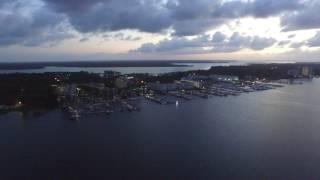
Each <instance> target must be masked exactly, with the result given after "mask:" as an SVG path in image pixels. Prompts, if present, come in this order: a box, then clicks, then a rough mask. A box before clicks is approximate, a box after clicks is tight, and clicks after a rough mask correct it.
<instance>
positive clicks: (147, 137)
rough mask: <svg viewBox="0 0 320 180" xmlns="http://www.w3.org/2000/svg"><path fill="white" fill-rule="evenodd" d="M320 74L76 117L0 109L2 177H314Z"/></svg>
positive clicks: (319, 142)
mask: <svg viewBox="0 0 320 180" xmlns="http://www.w3.org/2000/svg"><path fill="white" fill-rule="evenodd" d="M319 92H320V80H315V81H313V82H310V83H306V84H304V85H293V86H287V87H284V88H281V89H276V90H270V91H265V92H255V93H250V94H243V95H241V96H239V97H227V98H220V97H212V98H210V99H208V100H203V99H196V100H193V101H189V102H181V103H180V106H179V107H178V108H176V106H175V105H173V106H171V105H169V106H161V105H157V104H153V103H149V102H146V101H144V100H142V101H141V102H139V106H140V107H141V108H142V110H141V112H136V113H115V114H113V115H111V116H108V117H107V116H94V117H88V118H82V119H80V120H79V121H78V122H72V121H69V120H67V119H65V118H64V116H63V114H61V113H60V111H59V110H55V111H51V112H49V113H46V114H44V115H41V116H37V117H33V116H31V115H23V114H21V113H11V114H7V115H4V116H1V117H0V149H1V151H0V152H1V153H0V171H1V172H0V179H5V180H10V179H99V180H100V179H318V178H319V177H320V171H319V162H320V118H319V117H320V96H319Z"/></svg>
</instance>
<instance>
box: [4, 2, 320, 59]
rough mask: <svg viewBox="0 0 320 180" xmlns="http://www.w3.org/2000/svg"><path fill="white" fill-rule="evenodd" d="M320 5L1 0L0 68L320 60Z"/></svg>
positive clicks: (305, 3) (297, 3)
mask: <svg viewBox="0 0 320 180" xmlns="http://www.w3.org/2000/svg"><path fill="white" fill-rule="evenodd" d="M319 9H320V0H0V62H27V61H32V62H33V61H73V60H76V61H79V60H179V59H181V60H198V59H199V60H248V61H267V60H270V61H320V15H319V12H318V11H319Z"/></svg>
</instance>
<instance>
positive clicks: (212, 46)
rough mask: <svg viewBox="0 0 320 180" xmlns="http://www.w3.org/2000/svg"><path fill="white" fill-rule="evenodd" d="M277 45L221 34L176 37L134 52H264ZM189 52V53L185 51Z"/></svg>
mask: <svg viewBox="0 0 320 180" xmlns="http://www.w3.org/2000/svg"><path fill="white" fill-rule="evenodd" d="M275 43H276V40H275V39H272V38H262V37H257V36H253V37H252V36H244V35H241V34H239V33H234V34H233V35H232V36H231V37H227V36H226V35H224V34H222V33H221V32H217V33H215V34H214V35H213V36H209V35H202V36H198V37H196V38H194V39H188V38H185V37H174V38H172V39H170V40H169V39H166V40H163V41H160V42H159V43H157V44H153V43H147V44H143V45H142V46H141V47H140V48H138V49H137V50H135V51H134V52H143V53H154V52H159V53H161V52H178V51H181V50H186V49H202V53H208V52H235V51H239V50H241V49H252V50H263V49H265V48H268V47H271V46H273V45H274V44H275ZM184 52H187V51H184Z"/></svg>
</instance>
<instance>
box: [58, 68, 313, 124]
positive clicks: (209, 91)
mask: <svg viewBox="0 0 320 180" xmlns="http://www.w3.org/2000/svg"><path fill="white" fill-rule="evenodd" d="M288 75H289V76H291V77H293V78H292V79H291V80H289V79H279V80H273V81H271V80H267V79H259V78H255V79H252V78H250V77H246V78H247V79H240V78H239V77H238V76H232V75H217V74H211V75H199V74H197V73H194V72H190V73H187V75H186V76H183V77H182V78H181V79H179V80H174V81H173V82H160V81H156V82H145V81H144V80H141V79H139V78H138V77H137V76H134V75H122V74H120V73H118V72H114V71H105V72H104V74H101V75H100V76H101V77H103V78H104V80H105V82H108V83H86V84H75V83H73V84H65V85H62V86H59V87H58V89H59V93H58V94H59V103H60V104H62V108H63V110H64V111H65V112H66V115H67V116H68V118H69V119H72V120H78V119H79V118H81V116H90V115H98V114H106V115H109V114H111V113H113V112H116V111H118V112H124V111H127V112H134V111H140V107H139V106H138V105H137V103H136V100H141V99H143V100H147V101H150V102H152V103H156V104H159V105H175V106H179V104H180V103H181V102H184V101H191V100H193V99H196V98H200V99H207V98H210V97H212V96H217V97H227V96H239V95H240V94H242V93H251V92H256V91H265V90H270V89H275V88H281V87H283V86H284V84H302V82H303V81H305V80H310V79H312V77H313V72H312V70H311V69H310V68H309V67H308V66H303V67H301V68H300V69H295V70H289V71H288ZM156 76H158V75H156ZM57 80H58V79H57Z"/></svg>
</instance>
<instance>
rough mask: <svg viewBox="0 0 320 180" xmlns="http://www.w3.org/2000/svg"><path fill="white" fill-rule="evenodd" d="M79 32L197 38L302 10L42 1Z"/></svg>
mask: <svg viewBox="0 0 320 180" xmlns="http://www.w3.org/2000/svg"><path fill="white" fill-rule="evenodd" d="M43 1H45V2H46V3H47V5H48V7H50V8H52V9H54V10H55V11H57V12H60V13H64V14H65V15H67V17H68V18H69V20H70V22H71V24H72V25H73V26H74V27H75V29H77V30H78V31H80V32H101V31H103V32H104V31H116V30H122V29H136V30H140V31H143V32H152V33H155V32H161V31H163V30H166V29H168V28H173V31H174V32H173V33H174V35H177V36H188V35H197V34H201V33H203V32H206V31H207V30H209V29H211V28H213V27H216V26H218V25H221V24H223V23H225V22H228V21H229V20H232V19H235V18H241V17H246V16H253V17H268V16H274V15H279V14H280V13H283V12H288V11H293V10H298V9H300V8H302V7H303V4H302V3H301V2H300V0H254V1H240V0H238V1H222V0H196V1H195V0H170V1H159V0H130V1H128V0H43Z"/></svg>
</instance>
